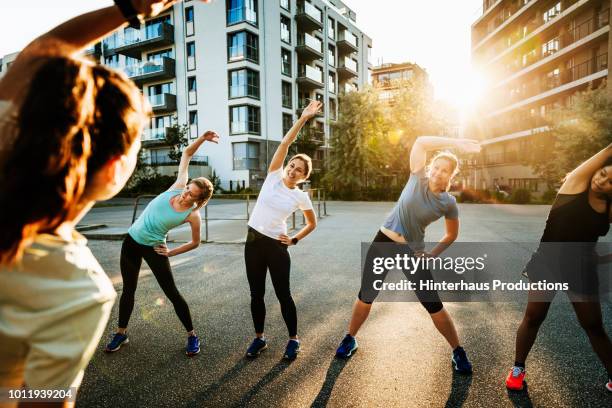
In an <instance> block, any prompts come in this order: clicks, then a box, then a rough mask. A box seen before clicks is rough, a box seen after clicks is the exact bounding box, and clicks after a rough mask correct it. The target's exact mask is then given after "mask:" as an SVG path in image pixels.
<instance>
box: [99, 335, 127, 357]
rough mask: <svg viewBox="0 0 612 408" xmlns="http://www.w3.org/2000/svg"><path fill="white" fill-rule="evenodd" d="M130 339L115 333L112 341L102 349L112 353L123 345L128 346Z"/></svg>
mask: <svg viewBox="0 0 612 408" xmlns="http://www.w3.org/2000/svg"><path fill="white" fill-rule="evenodd" d="M129 342H130V339H128V336H127V334H121V333H115V335H114V336H113V339H112V340H111V341H110V343H108V344H107V345H106V348H105V349H104V351H105V352H107V353H113V352H115V351H117V350H119V349H120V348H121V346H123V345H124V344H128V343H129Z"/></svg>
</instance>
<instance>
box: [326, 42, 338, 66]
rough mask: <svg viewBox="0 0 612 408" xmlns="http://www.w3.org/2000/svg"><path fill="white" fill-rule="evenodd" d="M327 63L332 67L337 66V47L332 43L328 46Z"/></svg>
mask: <svg viewBox="0 0 612 408" xmlns="http://www.w3.org/2000/svg"><path fill="white" fill-rule="evenodd" d="M327 63H328V64H329V65H331V66H332V67H335V66H336V47H334V46H333V45H331V44H330V45H328V46H327Z"/></svg>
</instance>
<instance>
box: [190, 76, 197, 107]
mask: <svg viewBox="0 0 612 408" xmlns="http://www.w3.org/2000/svg"><path fill="white" fill-rule="evenodd" d="M187 103H188V104H189V105H195V104H196V103H198V83H197V81H196V77H194V76H192V77H189V78H187Z"/></svg>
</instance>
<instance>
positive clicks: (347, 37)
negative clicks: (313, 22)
mask: <svg viewBox="0 0 612 408" xmlns="http://www.w3.org/2000/svg"><path fill="white" fill-rule="evenodd" d="M337 44H338V50H339V51H341V52H356V51H357V37H356V36H355V35H354V34H353V33H351V32H350V31H348V30H346V29H345V30H342V31H341V32H340V35H339V36H338V43H337Z"/></svg>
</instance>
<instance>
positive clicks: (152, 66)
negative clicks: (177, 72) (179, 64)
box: [125, 57, 174, 83]
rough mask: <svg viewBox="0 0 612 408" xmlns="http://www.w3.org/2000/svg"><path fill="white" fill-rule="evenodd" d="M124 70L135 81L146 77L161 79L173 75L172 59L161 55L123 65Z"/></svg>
mask: <svg viewBox="0 0 612 408" xmlns="http://www.w3.org/2000/svg"><path fill="white" fill-rule="evenodd" d="M125 72H126V74H127V76H128V77H130V78H131V79H132V80H133V81H135V82H137V83H138V82H142V81H144V80H146V79H149V78H150V79H162V78H172V77H174V59H172V58H168V57H163V58H161V59H158V60H152V61H146V62H144V63H139V64H135V65H130V66H127V67H125Z"/></svg>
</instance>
